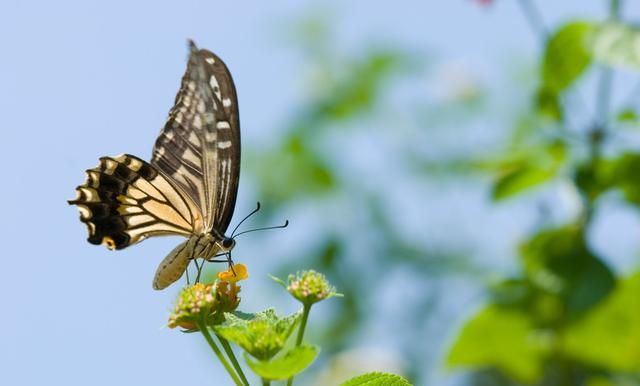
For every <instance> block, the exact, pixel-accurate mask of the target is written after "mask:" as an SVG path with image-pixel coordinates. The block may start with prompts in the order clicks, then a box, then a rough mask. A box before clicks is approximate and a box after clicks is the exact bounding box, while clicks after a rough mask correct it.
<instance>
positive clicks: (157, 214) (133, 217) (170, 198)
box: [69, 154, 203, 249]
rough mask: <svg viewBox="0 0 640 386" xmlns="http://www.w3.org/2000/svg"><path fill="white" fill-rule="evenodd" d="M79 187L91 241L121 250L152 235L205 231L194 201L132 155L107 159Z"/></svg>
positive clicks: (78, 199)
mask: <svg viewBox="0 0 640 386" xmlns="http://www.w3.org/2000/svg"><path fill="white" fill-rule="evenodd" d="M86 173H87V180H86V181H85V183H84V184H83V185H80V186H78V187H77V188H76V195H77V197H76V199H75V200H70V201H69V204H73V205H77V206H78V209H79V210H80V220H81V221H82V222H83V223H85V224H86V225H87V228H88V231H89V238H88V241H89V242H90V243H92V244H105V245H106V246H107V247H108V248H110V249H122V248H125V247H127V246H129V245H131V244H135V243H137V242H139V241H142V240H143V239H145V238H146V237H149V236H154V235H169V234H177V235H184V236H190V235H192V234H194V233H199V232H201V231H202V228H203V220H202V214H201V213H200V209H199V208H198V207H197V205H196V204H195V203H194V202H193V200H192V199H191V198H190V197H189V195H187V194H186V193H184V192H183V191H182V190H181V189H180V187H178V186H175V184H174V183H173V182H172V181H171V180H170V179H169V178H167V177H166V176H165V175H164V173H162V172H161V171H159V170H158V169H156V168H155V167H154V166H152V165H150V164H149V163H147V162H145V161H143V160H141V159H139V158H137V157H134V156H132V155H127V154H124V155H120V156H117V157H103V158H101V159H100V165H98V167H96V168H93V169H89V170H87V172H86Z"/></svg>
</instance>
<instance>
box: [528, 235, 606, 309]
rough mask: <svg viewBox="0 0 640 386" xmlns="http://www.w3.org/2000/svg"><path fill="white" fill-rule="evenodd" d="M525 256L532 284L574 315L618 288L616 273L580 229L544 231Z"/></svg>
mask: <svg viewBox="0 0 640 386" xmlns="http://www.w3.org/2000/svg"><path fill="white" fill-rule="evenodd" d="M521 253H522V259H523V260H524V263H525V268H526V273H527V276H528V277H529V278H530V280H531V281H532V282H533V283H535V284H536V285H537V287H538V288H540V289H542V290H543V291H545V292H548V293H550V294H553V295H555V296H557V297H559V298H560V299H561V300H562V302H563V304H564V307H563V308H566V310H567V312H569V313H570V314H572V315H577V314H579V313H581V312H584V311H586V310H588V309H589V308H590V307H592V306H594V305H595V304H596V303H598V302H600V301H601V300H602V299H603V298H604V297H605V296H607V294H609V292H610V291H611V290H612V289H613V287H614V285H615V276H614V275H613V272H611V270H610V269H609V268H608V267H607V266H606V265H605V264H604V263H603V262H602V261H601V260H600V259H599V258H598V257H597V256H595V255H594V254H593V252H591V250H590V249H589V248H588V246H587V244H586V241H585V236H584V229H583V228H582V227H580V226H575V225H568V226H564V227H561V228H555V229H546V230H542V231H541V232H539V233H538V234H536V235H535V236H534V237H533V238H531V239H530V240H528V241H527V242H525V243H524V244H523V245H522V246H521Z"/></svg>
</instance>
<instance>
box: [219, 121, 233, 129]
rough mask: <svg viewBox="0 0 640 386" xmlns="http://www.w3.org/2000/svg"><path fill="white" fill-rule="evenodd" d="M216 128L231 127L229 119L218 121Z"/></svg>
mask: <svg viewBox="0 0 640 386" xmlns="http://www.w3.org/2000/svg"><path fill="white" fill-rule="evenodd" d="M216 128H218V129H230V128H231V125H230V124H229V122H227V121H220V122H217V123H216Z"/></svg>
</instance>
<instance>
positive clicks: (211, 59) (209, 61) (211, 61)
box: [205, 58, 216, 64]
mask: <svg viewBox="0 0 640 386" xmlns="http://www.w3.org/2000/svg"><path fill="white" fill-rule="evenodd" d="M205 61H206V62H207V63H209V64H213V63H215V62H216V61H215V60H213V58H206V59H205Z"/></svg>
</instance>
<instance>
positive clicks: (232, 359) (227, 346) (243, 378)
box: [216, 334, 249, 386]
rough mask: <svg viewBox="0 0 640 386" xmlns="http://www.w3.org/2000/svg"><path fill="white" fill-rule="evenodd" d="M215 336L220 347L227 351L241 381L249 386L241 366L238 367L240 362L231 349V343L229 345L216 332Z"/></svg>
mask: <svg viewBox="0 0 640 386" xmlns="http://www.w3.org/2000/svg"><path fill="white" fill-rule="evenodd" d="M216 336H217V337H218V339H220V344H222V348H223V349H224V352H226V353H227V356H228V357H229V359H230V360H231V364H233V368H234V369H236V373H238V375H239V376H240V378H241V379H242V383H243V384H244V385H245V386H249V381H248V380H247V377H245V375H244V372H243V371H242V367H240V363H238V359H236V355H235V354H234V353H233V350H232V349H231V345H229V342H228V341H227V340H226V339H225V338H223V337H221V336H220V335H217V334H216Z"/></svg>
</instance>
